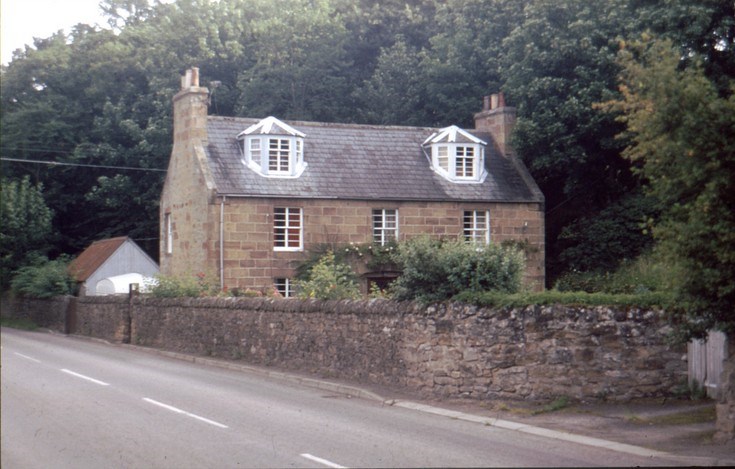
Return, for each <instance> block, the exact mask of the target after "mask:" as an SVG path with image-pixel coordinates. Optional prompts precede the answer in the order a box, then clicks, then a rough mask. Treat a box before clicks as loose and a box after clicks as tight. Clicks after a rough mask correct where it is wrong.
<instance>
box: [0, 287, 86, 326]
mask: <svg viewBox="0 0 735 469" xmlns="http://www.w3.org/2000/svg"><path fill="white" fill-rule="evenodd" d="M73 301H74V297H72V296H58V297H55V298H49V299H35V298H33V299H31V298H22V297H15V296H11V295H9V294H5V295H2V297H0V315H1V316H2V317H4V318H15V319H29V320H31V321H33V322H34V323H35V324H38V325H39V326H40V327H45V328H48V329H52V330H55V331H59V332H65V330H66V323H67V319H66V315H67V311H68V310H69V308H70V304H71V303H72V302H73Z"/></svg>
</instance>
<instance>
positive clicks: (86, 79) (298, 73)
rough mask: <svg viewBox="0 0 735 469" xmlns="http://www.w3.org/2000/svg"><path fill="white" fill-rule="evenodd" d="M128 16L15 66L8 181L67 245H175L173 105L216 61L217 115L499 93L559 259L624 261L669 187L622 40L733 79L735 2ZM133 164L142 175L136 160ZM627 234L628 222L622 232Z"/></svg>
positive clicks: (115, 7) (225, 6) (415, 106)
mask: <svg viewBox="0 0 735 469" xmlns="http://www.w3.org/2000/svg"><path fill="white" fill-rule="evenodd" d="M101 7H102V9H103V10H104V11H105V12H106V14H107V16H108V19H109V25H110V29H99V28H95V27H92V26H89V25H84V24H80V25H77V26H76V27H75V28H74V29H73V30H72V31H69V32H67V33H66V34H64V33H57V34H54V35H52V36H51V37H48V38H43V39H37V40H36V42H35V44H34V45H33V46H32V47H26V48H25V50H19V51H16V53H15V55H14V58H13V60H12V61H11V62H10V63H9V64H8V65H7V66H3V67H2V96H1V98H0V99H1V102H0V124H1V125H2V127H1V129H2V130H1V132H2V156H3V157H4V158H14V159H26V160H40V161H44V162H58V163H64V165H51V164H37V163H30V162H27V163H17V162H10V161H7V160H3V162H2V171H3V175H4V176H6V177H8V178H12V179H15V180H18V179H19V178H22V177H24V176H29V177H30V178H31V181H32V182H33V183H34V184H35V183H38V182H40V183H43V186H44V197H45V199H46V203H47V205H48V206H49V207H50V208H51V209H52V210H53V211H54V213H55V214H56V217H55V218H54V222H53V223H54V225H53V229H54V232H55V233H56V234H57V236H56V238H55V242H54V244H53V246H52V248H53V249H52V251H51V253H50V254H51V255H52V256H55V255H57V254H59V253H64V252H65V253H71V254H73V253H76V252H79V251H80V250H81V249H82V248H84V247H85V246H86V245H88V244H89V243H90V242H91V241H93V240H96V239H99V238H102V237H105V236H115V235H129V236H131V237H133V238H134V239H136V240H137V241H139V242H140V243H141V244H142V245H143V246H144V248H146V249H147V250H148V252H149V253H151V254H152V255H153V256H157V238H158V227H157V210H158V207H157V204H158V197H159V194H160V190H161V186H162V181H163V177H164V172H163V171H162V170H164V169H165V167H166V163H167V160H168V157H169V154H170V148H171V144H172V142H171V126H172V122H171V98H172V96H173V95H174V94H175V92H176V91H177V89H178V86H179V76H180V75H181V73H183V71H184V70H185V69H186V68H188V67H191V66H198V67H200V69H201V71H202V74H201V77H202V80H203V84H204V85H205V86H208V87H209V88H210V90H211V92H212V96H211V107H210V112H211V113H214V114H218V115H247V116H251V117H264V116H266V115H269V114H272V115H276V116H278V117H281V118H295V119H314V120H322V121H346V122H361V123H374V124H399V125H405V124H408V125H427V126H440V125H441V126H444V125H450V124H458V125H467V126H471V125H472V114H473V113H474V112H476V111H479V110H480V106H481V98H482V96H483V95H486V94H490V93H493V92H496V91H499V90H503V91H504V92H505V93H506V95H507V102H508V103H509V104H511V105H514V106H516V107H517V109H518V114H519V119H518V125H517V132H516V133H515V137H514V144H515V148H516V150H517V153H518V155H519V156H520V157H521V158H522V159H523V160H524V161H525V162H526V164H527V165H528V166H529V168H530V169H531V172H532V174H533V175H534V177H535V178H536V180H537V181H538V182H539V184H540V185H541V188H542V190H543V192H544V194H545V195H546V200H547V223H546V227H547V231H548V233H547V260H548V262H547V271H548V274H549V275H548V277H549V280H550V281H551V282H553V280H554V278H555V277H556V276H558V275H559V274H560V273H562V272H564V271H568V270H570V269H582V270H588V271H599V270H610V269H614V268H615V267H616V265H617V264H618V263H619V262H620V261H622V260H623V258H625V257H634V256H635V255H637V254H638V252H639V251H641V250H643V249H645V248H646V246H648V245H649V244H650V243H651V238H650V236H649V235H647V234H645V233H643V232H642V230H638V229H636V224H637V217H640V222H641V223H643V222H644V221H645V220H646V219H649V218H655V217H656V216H657V213H658V210H659V208H660V207H659V206H657V205H656V204H655V200H652V199H655V196H657V194H649V195H644V193H645V192H644V191H642V190H641V185H645V184H646V183H647V181H646V180H645V178H641V177H640V176H639V175H638V174H636V173H635V172H634V171H633V170H632V169H633V168H634V167H636V166H638V165H641V162H640V161H639V160H636V161H631V160H630V159H626V158H623V157H621V154H622V151H623V149H624V148H625V147H626V146H627V145H628V143H629V141H628V140H626V139H625V138H616V135H618V134H620V133H621V132H622V131H623V129H624V124H623V123H621V122H619V121H617V120H616V117H617V115H618V114H619V113H620V111H616V112H617V114H616V112H613V113H609V112H607V110H605V109H602V108H599V107H596V106H595V103H599V102H604V101H610V100H615V99H620V93H619V90H618V85H617V81H616V80H617V77H618V76H619V74H620V72H621V70H622V65H621V64H620V63H619V62H618V61H617V60H616V56H617V54H618V52H619V50H620V47H621V44H623V43H624V42H625V41H631V40H634V39H636V38H638V37H640V35H641V33H643V32H645V31H650V32H651V33H652V34H655V35H657V36H660V37H664V38H668V39H669V40H671V41H672V43H673V44H674V45H675V46H676V47H678V48H679V50H680V53H681V57H682V60H681V61H680V63H679V66H680V67H682V68H684V67H686V66H687V65H688V64H690V63H700V64H701V68H702V70H703V73H704V74H705V76H706V77H707V80H708V81H709V82H710V83H712V84H713V86H714V88H715V90H716V91H717V93H718V95H719V96H721V97H723V98H727V97H728V96H729V95H730V93H731V87H730V83H731V80H732V79H733V77H734V76H735V55H734V51H735V20H734V19H733V18H735V11H733V9H734V8H735V6H734V5H733V2H731V1H729V0H609V1H605V2H589V1H587V0H553V1H552V0H444V1H438V0H381V1H378V0H248V1H245V0H218V1H212V0H176V1H175V2H166V3H160V2H151V1H149V0H104V1H102V2H101ZM120 168H127V169H120ZM621 227H622V229H621Z"/></svg>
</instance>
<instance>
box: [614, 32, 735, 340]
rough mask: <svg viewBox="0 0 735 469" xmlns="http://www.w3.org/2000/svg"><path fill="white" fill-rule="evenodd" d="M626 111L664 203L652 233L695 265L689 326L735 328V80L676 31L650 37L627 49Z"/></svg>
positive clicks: (635, 145)
mask: <svg viewBox="0 0 735 469" xmlns="http://www.w3.org/2000/svg"><path fill="white" fill-rule="evenodd" d="M620 56H621V63H622V64H623V65H624V67H625V68H624V71H623V74H622V85H621V90H622V94H623V99H621V100H618V101H616V102H613V103H611V104H609V105H608V109H611V110H614V111H622V112H623V113H624V114H623V120H624V122H625V123H626V125H627V131H628V133H629V135H628V137H629V139H630V142H631V145H630V146H629V147H628V148H626V150H625V156H626V157H628V158H629V159H631V160H633V161H636V162H638V163H640V164H641V166H640V172H641V174H642V175H643V176H644V177H645V178H646V180H647V181H648V189H649V191H650V192H651V193H652V194H654V195H655V196H656V197H657V198H658V199H660V200H661V201H662V203H663V206H664V207H666V209H665V211H664V213H663V215H662V217H661V219H660V220H659V221H658V222H657V223H656V224H655V227H654V234H655V236H656V238H657V239H658V241H659V243H660V246H661V248H662V249H664V251H665V252H667V253H668V254H669V255H670V257H671V260H672V262H676V263H679V264H681V265H682V267H683V268H684V271H686V272H687V275H686V276H685V277H684V279H683V285H682V286H681V291H680V292H679V293H680V300H681V301H680V304H681V305H682V307H681V311H682V312H683V314H682V315H681V316H680V319H681V320H682V323H683V325H684V326H685V327H684V331H685V332H686V333H687V334H688V335H695V336H701V335H703V334H704V333H705V332H706V331H707V329H709V328H711V327H716V328H720V329H723V330H730V331H734V330H735V314H733V311H735V140H733V138H732V136H733V135H735V93H733V92H735V80H730V87H729V88H730V95H729V96H727V97H726V96H721V94H720V93H719V89H718V88H719V87H720V86H721V83H722V81H721V78H722V77H718V78H720V79H718V80H717V81H716V82H713V81H712V80H710V79H708V78H707V77H706V75H705V71H704V70H705V67H704V65H703V63H702V61H701V59H698V58H697V57H686V58H685V61H686V62H688V65H687V66H686V67H685V68H682V65H683V61H682V55H681V53H680V50H679V48H678V47H677V48H674V47H672V43H671V42H670V41H650V40H648V41H645V42H643V43H642V44H639V45H637V46H634V47H632V48H631V49H626V50H624V51H622V52H621V54H620Z"/></svg>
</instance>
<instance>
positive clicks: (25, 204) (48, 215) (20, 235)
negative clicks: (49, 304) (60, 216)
mask: <svg viewBox="0 0 735 469" xmlns="http://www.w3.org/2000/svg"><path fill="white" fill-rule="evenodd" d="M52 217H53V213H52V212H51V210H50V209H49V208H48V207H47V206H46V202H45V201H44V199H43V187H42V186H41V185H40V184H39V185H36V186H34V185H32V184H31V182H30V178H29V177H28V176H26V177H24V178H23V179H21V180H19V181H18V180H9V179H3V180H2V198H1V199H0V285H1V286H2V287H3V288H5V287H7V285H9V282H10V278H11V274H12V273H13V271H15V270H16V269H18V268H20V267H23V266H24V265H26V264H28V263H30V261H31V260H32V259H33V258H34V257H36V256H38V255H41V254H43V253H45V252H46V250H47V249H48V247H49V244H50V236H51V219H52Z"/></svg>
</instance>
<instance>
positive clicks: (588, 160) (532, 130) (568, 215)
mask: <svg viewBox="0 0 735 469" xmlns="http://www.w3.org/2000/svg"><path fill="white" fill-rule="evenodd" d="M631 15H632V13H631V11H630V10H629V9H628V8H627V7H626V2H625V1H624V0H615V1H609V2H595V3H591V2H588V1H585V0H563V1H556V0H554V1H551V0H539V1H535V2H532V3H529V4H528V5H527V6H526V8H525V10H524V20H523V23H522V24H521V25H520V26H519V27H518V28H516V29H515V30H514V31H513V32H512V33H511V34H510V35H509V36H508V38H507V39H506V40H505V42H504V46H505V48H506V50H505V55H504V57H503V72H502V75H503V77H504V79H505V84H504V89H505V91H506V92H507V94H508V101H509V102H510V103H512V104H513V105H515V106H517V108H518V113H519V119H518V123H517V126H516V129H515V134H514V137H513V143H514V146H515V148H516V150H517V151H518V153H519V155H520V156H521V157H522V158H523V160H524V161H525V162H526V163H527V164H528V166H529V167H530V170H531V172H532V173H533V175H534V177H535V178H536V180H537V182H538V183H539V185H540V186H541V189H542V191H543V192H544V194H545V195H546V203H547V223H546V227H547V260H548V262H547V271H548V274H549V277H550V278H551V279H553V278H554V277H556V276H557V275H558V274H559V273H560V271H563V270H564V269H566V268H568V267H569V264H567V263H565V262H561V261H560V260H561V259H562V253H563V251H564V249H565V248H568V247H574V246H573V245H569V244H568V241H569V238H568V237H567V238H566V239H559V235H560V233H562V232H563V230H564V228H565V227H568V226H570V224H572V223H574V222H575V221H580V220H583V219H587V221H586V222H582V223H587V222H590V221H591V219H592V218H593V217H598V216H599V214H600V212H601V211H602V210H603V209H604V208H605V207H607V206H608V205H610V204H611V203H615V202H617V201H618V200H619V199H620V198H621V197H623V196H626V195H627V194H628V192H629V191H630V190H631V189H633V188H635V187H636V186H637V184H638V183H637V181H636V180H635V178H634V177H632V175H631V172H630V170H629V166H630V165H629V163H628V162H627V161H625V160H624V159H623V158H621V157H620V152H621V151H622V149H623V147H624V145H625V142H623V141H621V140H619V139H616V138H615V135H616V134H618V133H619V132H620V130H621V129H622V127H621V125H620V124H619V123H617V122H616V121H615V116H613V115H610V114H608V113H605V112H602V111H601V110H599V109H595V108H594V106H593V105H594V103H597V102H600V101H606V100H609V99H612V98H613V97H615V96H616V95H617V90H616V88H617V86H616V82H615V77H616V76H617V74H618V71H619V66H618V64H617V63H616V61H615V58H616V53H617V51H618V43H619V38H620V37H624V35H625V34H626V33H627V28H628V27H629V23H631V21H630V18H631ZM567 230H568V229H567ZM633 236H634V237H637V236H639V234H635V233H633ZM578 241H579V242H587V244H589V245H590V247H591V246H593V245H594V243H595V240H592V239H591V240H588V241H586V240H579V239H578ZM565 242H567V244H565ZM633 244H639V243H638V241H637V240H636V241H634V243H633ZM632 254H633V255H635V253H632Z"/></svg>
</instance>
